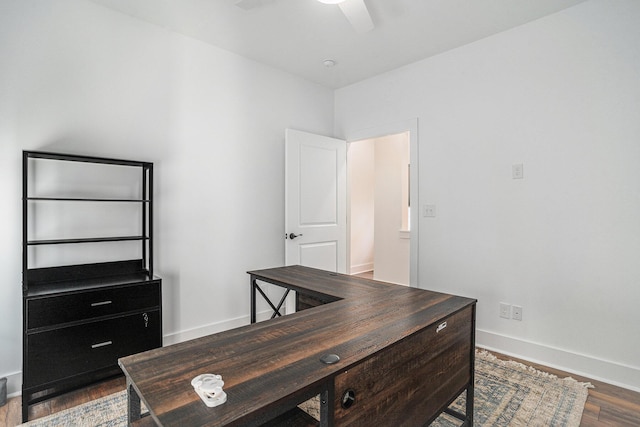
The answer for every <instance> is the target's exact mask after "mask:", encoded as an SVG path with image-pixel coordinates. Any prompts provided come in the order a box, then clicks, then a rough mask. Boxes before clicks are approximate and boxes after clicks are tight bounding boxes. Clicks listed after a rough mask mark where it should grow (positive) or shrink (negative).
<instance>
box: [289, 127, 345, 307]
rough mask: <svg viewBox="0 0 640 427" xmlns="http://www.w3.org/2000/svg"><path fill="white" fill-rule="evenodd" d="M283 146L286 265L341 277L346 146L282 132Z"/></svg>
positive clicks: (343, 267)
mask: <svg viewBox="0 0 640 427" xmlns="http://www.w3.org/2000/svg"><path fill="white" fill-rule="evenodd" d="M285 146H286V148H285V232H286V236H285V263H286V264H287V265H296V264H298V265H304V266H307V267H315V268H320V269H323V270H328V271H336V272H339V273H346V272H347V233H346V224H347V214H346V203H347V196H346V194H347V186H346V176H347V175H346V167H347V143H346V141H343V140H340V139H335V138H329V137H326V136H320V135H314V134H310V133H306V132H301V131H297V130H292V129H287V130H286V135H285ZM288 307H290V305H289V304H288ZM287 311H289V310H287Z"/></svg>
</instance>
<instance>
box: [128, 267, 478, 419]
mask: <svg viewBox="0 0 640 427" xmlns="http://www.w3.org/2000/svg"><path fill="white" fill-rule="evenodd" d="M249 274H250V276H251V300H252V304H251V309H252V320H255V309H256V291H258V292H260V293H262V290H261V289H257V288H260V285H259V284H260V283H261V282H263V283H270V284H274V285H277V286H281V287H284V288H286V289H289V290H294V291H296V292H297V294H298V295H299V296H300V295H302V296H308V297H311V298H312V299H313V300H316V301H319V302H322V303H326V304H321V305H318V306H317V307H313V308H312V309H309V310H302V311H300V312H297V313H295V314H292V315H288V316H282V317H278V318H277V319H274V320H270V321H265V322H260V323H254V324H251V325H248V326H244V327H240V328H237V329H232V330H229V331H225V332H221V333H218V334H214V335H210V336H205V337H202V338H198V339H194V340H190V341H186V342H182V343H179V344H175V345H172V346H168V347H164V348H160V349H155V350H151V351H148V352H145V353H140V354H137V355H133V356H129V357H125V358H122V359H120V361H119V363H120V366H121V368H122V370H123V371H124V373H125V376H126V378H127V385H128V387H127V388H128V392H129V417H130V418H129V421H130V423H131V422H134V421H135V420H136V419H137V418H139V417H140V400H142V401H143V402H144V403H145V405H146V406H147V407H148V408H149V412H150V415H151V417H152V419H153V421H155V423H156V424H157V425H161V426H174V425H180V426H183V425H199V426H200V425H202V426H204V425H206V426H259V425H269V426H273V425H288V426H291V425H296V424H294V423H291V421H290V420H289V421H286V418H287V417H288V415H289V414H294V413H295V410H296V409H295V408H296V405H297V404H299V403H301V402H304V401H305V400H307V399H309V398H311V397H313V396H316V395H320V402H321V403H320V414H321V420H320V423H319V425H321V426H333V425H335V426H348V425H353V426H369V425H376V426H386V425H389V426H422V425H427V424H429V423H431V422H432V421H433V420H434V419H435V418H436V417H437V416H438V415H439V414H440V413H442V412H443V411H447V412H449V413H454V415H456V416H458V417H459V418H461V419H462V421H463V424H462V425H466V426H471V425H473V379H474V345H475V304H476V300H474V299H470V298H464V297H458V296H453V295H448V294H443V293H438V292H432V291H427V290H421V289H416V288H410V287H405V286H399V285H392V284H389V283H383V282H378V281H374V280H368V279H363V278H359V277H355V276H347V275H342V274H337V273H330V272H327V271H323V270H316V269H312V268H308V267H301V266H289V267H280V268H273V269H267V270H260V271H250V272H249ZM265 296H266V295H265ZM270 305H271V306H272V309H274V316H277V315H278V309H279V307H277V306H275V305H274V304H272V303H270ZM326 354H336V355H338V356H339V357H340V360H339V361H338V362H336V363H333V364H325V363H323V362H321V361H320V358H321V357H322V356H323V355H326ZM203 373H214V374H219V375H222V377H223V380H224V382H225V385H224V391H225V392H226V393H227V402H226V403H224V404H222V405H220V406H217V407H214V408H209V407H207V406H205V405H204V403H203V402H202V401H201V400H200V398H199V397H198V395H197V394H196V393H195V392H194V390H193V387H192V386H191V379H193V378H194V377H195V376H197V375H199V374H203ZM465 390H466V401H467V404H466V408H465V414H460V413H455V411H450V410H448V409H447V408H448V407H449V405H450V404H451V403H452V401H453V400H454V399H455V398H456V397H457V396H458V395H460V394H461V393H462V392H464V391H465ZM274 419H276V421H271V420H274ZM278 420H280V421H283V420H284V421H283V423H282V424H277V421H278ZM149 421H151V420H149Z"/></svg>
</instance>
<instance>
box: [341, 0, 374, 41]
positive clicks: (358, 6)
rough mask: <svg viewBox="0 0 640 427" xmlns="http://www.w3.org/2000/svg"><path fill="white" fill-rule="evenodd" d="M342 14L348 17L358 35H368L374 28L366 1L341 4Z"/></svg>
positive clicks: (356, 0) (348, 1)
mask: <svg viewBox="0 0 640 427" xmlns="http://www.w3.org/2000/svg"><path fill="white" fill-rule="evenodd" d="M339 6H340V9H342V13H344V16H346V17H347V19H348V20H349V22H350V23H351V25H352V26H353V28H354V29H355V30H356V31H357V32H358V33H366V32H367V31H371V30H373V28H374V25H373V21H372V20H371V15H370V14H369V10H368V9H367V5H366V4H365V2H364V0H346V1H344V2H342V3H340V4H339Z"/></svg>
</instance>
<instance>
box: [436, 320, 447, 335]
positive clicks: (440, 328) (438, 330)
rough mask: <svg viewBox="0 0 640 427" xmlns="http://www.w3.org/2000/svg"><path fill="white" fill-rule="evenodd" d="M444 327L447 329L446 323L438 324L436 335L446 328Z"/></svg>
mask: <svg viewBox="0 0 640 427" xmlns="http://www.w3.org/2000/svg"><path fill="white" fill-rule="evenodd" d="M446 327H447V322H442V323H440V324H439V325H438V328H437V329H436V334H437V333H438V332H440V331H441V330H443V329H444V328H446Z"/></svg>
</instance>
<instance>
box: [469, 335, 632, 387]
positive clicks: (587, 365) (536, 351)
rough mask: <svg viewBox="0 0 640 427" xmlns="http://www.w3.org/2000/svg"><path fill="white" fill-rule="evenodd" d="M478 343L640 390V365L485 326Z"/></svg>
mask: <svg viewBox="0 0 640 427" xmlns="http://www.w3.org/2000/svg"><path fill="white" fill-rule="evenodd" d="M476 346H478V347H482V348H485V349H487V350H493V351H496V352H498V353H502V354H505V355H507V356H512V357H517V358H519V359H524V360H527V361H530V362H533V363H539V364H541V365H545V366H549V367H550V368H555V369H560V370H562V371H566V372H569V373H572V374H576V375H581V376H584V377H588V378H591V379H593V380H598V381H602V382H605V383H608V384H613V385H615V386H618V387H623V388H626V389H629V390H633V391H637V392H640V367H637V366H630V365H624V364H621V363H617V362H613V361H610V360H604V359H599V358H596V357H593V356H588V355H584V354H579V353H574V352H571V351H568V350H563V349H560V348H555V347H550V346H546V345H543V344H539V343H534V342H531V341H526V340H521V339H519V338H514V337H509V336H506V335H501V334H497V333H494V332H490V331H484V330H481V329H478V330H476Z"/></svg>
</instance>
